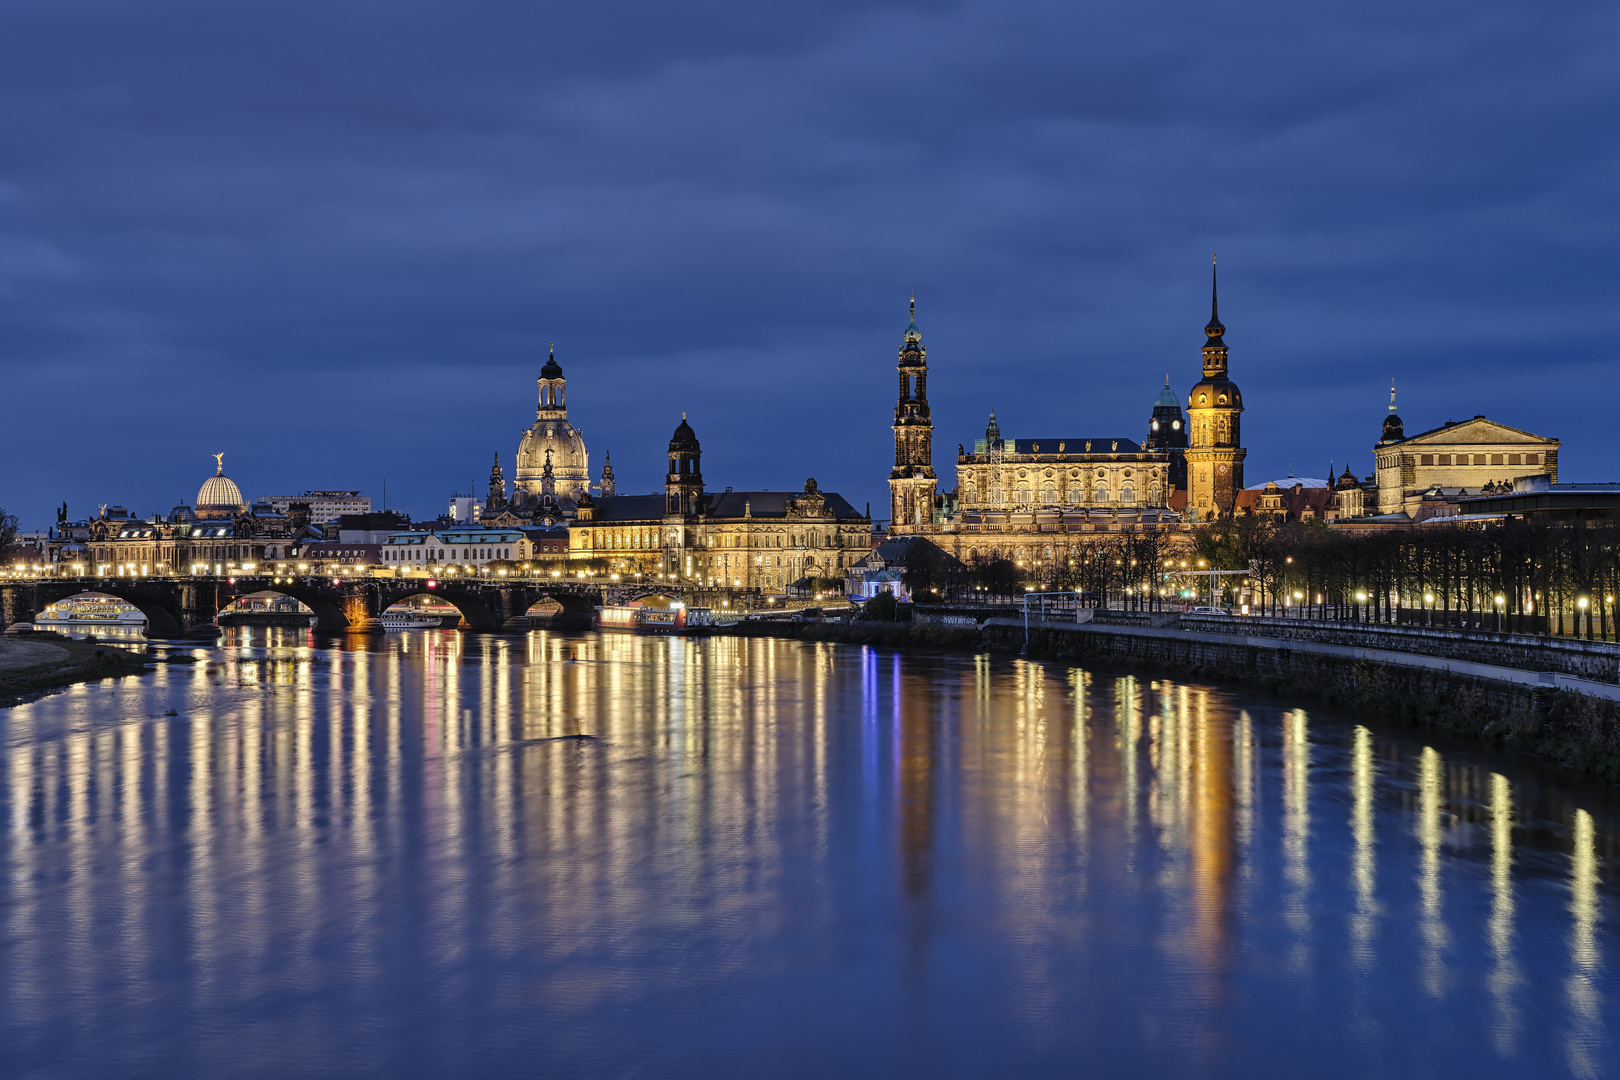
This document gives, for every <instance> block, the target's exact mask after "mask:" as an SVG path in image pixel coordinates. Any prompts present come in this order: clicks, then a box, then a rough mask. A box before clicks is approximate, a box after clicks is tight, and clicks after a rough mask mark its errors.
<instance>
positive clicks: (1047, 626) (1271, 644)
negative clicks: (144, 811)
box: [984, 618, 1620, 701]
mask: <svg viewBox="0 0 1620 1080" xmlns="http://www.w3.org/2000/svg"><path fill="white" fill-rule="evenodd" d="M984 625H985V626H1009V627H1015V628H1018V629H1022V628H1023V627H1024V626H1025V623H1024V620H1023V619H1022V618H1018V619H986V620H985V621H984ZM1028 626H1029V628H1030V629H1031V630H1034V629H1037V628H1039V629H1041V630H1060V631H1063V632H1065V633H1071V634H1118V635H1121V636H1124V637H1140V638H1167V639H1171V640H1175V641H1202V642H1208V643H1210V644H1213V645H1243V646H1247V647H1249V648H1255V649H1273V650H1276V651H1279V652H1284V651H1292V652H1302V653H1318V654H1320V655H1323V656H1337V657H1343V658H1345V659H1350V660H1367V661H1371V662H1372V663H1375V664H1396V665H1399V666H1401V667H1416V668H1433V669H1435V670H1437V671H1451V672H1455V673H1457V674H1458V675H1469V676H1472V677H1474V678H1476V679H1494V680H1496V681H1498V682H1510V683H1520V684H1522V685H1524V686H1531V687H1537V688H1540V689H1544V690H1553V689H1557V690H1574V691H1576V692H1577V693H1581V694H1587V695H1590V696H1592V697H1599V698H1607V699H1608V700H1610V701H1620V686H1616V685H1615V684H1613V683H1603V682H1598V681H1596V680H1595V679H1582V678H1578V677H1576V676H1574V675H1564V674H1561V673H1558V672H1552V671H1526V670H1524V669H1523V668H1513V667H1502V666H1500V665H1497V664H1478V663H1474V662H1472V661H1468V660H1448V659H1446V658H1445V657H1440V656H1426V655H1424V654H1423V653H1412V652H1399V651H1396V650H1394V649H1371V648H1364V647H1361V646H1357V645H1328V644H1325V643H1322V642H1317V641H1300V640H1298V639H1285V638H1272V637H1253V636H1250V635H1248V634H1211V633H1208V632H1205V631H1201V630H1169V629H1155V628H1153V627H1148V626H1116V625H1109V624H1107V623H1076V622H1073V621H1070V620H1063V619H1046V620H1037V619H1031V620H1029V623H1028Z"/></svg>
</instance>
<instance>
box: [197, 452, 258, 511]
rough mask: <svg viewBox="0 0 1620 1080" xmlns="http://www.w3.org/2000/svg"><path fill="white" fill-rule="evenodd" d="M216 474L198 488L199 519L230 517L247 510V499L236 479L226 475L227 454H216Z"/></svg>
mask: <svg viewBox="0 0 1620 1080" xmlns="http://www.w3.org/2000/svg"><path fill="white" fill-rule="evenodd" d="M214 462H215V466H216V468H215V471H214V475H213V476H210V477H209V478H208V479H207V480H204V481H203V485H202V487H200V488H198V489H197V508H196V511H195V513H196V516H197V518H198V519H199V520H203V521H207V520H211V519H221V518H223V519H227V520H228V519H230V518H234V517H235V516H236V515H238V514H241V513H244V512H245V511H246V510H247V500H245V499H243V498H242V489H241V488H239V487H237V486H236V481H234V480H232V479H231V478H230V477H228V476H226V475H225V455H224V454H215V455H214Z"/></svg>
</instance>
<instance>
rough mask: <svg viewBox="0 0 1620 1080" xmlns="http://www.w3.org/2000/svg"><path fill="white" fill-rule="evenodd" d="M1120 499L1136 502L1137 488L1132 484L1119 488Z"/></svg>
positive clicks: (1121, 500)
mask: <svg viewBox="0 0 1620 1080" xmlns="http://www.w3.org/2000/svg"><path fill="white" fill-rule="evenodd" d="M1119 501H1120V502H1135V501H1136V489H1135V488H1133V487H1131V485H1130V484H1126V485H1125V486H1124V487H1122V488H1120V489H1119Z"/></svg>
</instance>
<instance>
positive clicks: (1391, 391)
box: [1389, 379, 1395, 412]
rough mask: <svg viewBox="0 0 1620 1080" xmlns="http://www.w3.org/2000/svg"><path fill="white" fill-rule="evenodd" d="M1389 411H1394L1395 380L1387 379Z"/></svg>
mask: <svg viewBox="0 0 1620 1080" xmlns="http://www.w3.org/2000/svg"><path fill="white" fill-rule="evenodd" d="M1389 411H1390V412H1394V411H1395V380H1394V379H1391V380H1389Z"/></svg>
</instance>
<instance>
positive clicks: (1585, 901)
mask: <svg viewBox="0 0 1620 1080" xmlns="http://www.w3.org/2000/svg"><path fill="white" fill-rule="evenodd" d="M1571 831H1572V833H1573V835H1572V837H1571V839H1572V841H1573V843H1574V851H1573V852H1572V853H1571V855H1570V889H1569V910H1570V914H1571V915H1573V916H1574V925H1573V926H1572V927H1571V928H1570V934H1569V961H1570V963H1569V969H1570V970H1569V979H1568V982H1567V983H1566V993H1567V994H1568V996H1569V1019H1570V1028H1569V1036H1568V1038H1567V1040H1566V1041H1565V1046H1566V1048H1567V1053H1568V1055H1569V1069H1570V1071H1571V1072H1573V1073H1574V1074H1575V1075H1576V1076H1596V1075H1598V1073H1599V1063H1600V1062H1601V1061H1602V1048H1603V1044H1604V1041H1605V1040H1604V1023H1603V996H1602V992H1601V991H1600V990H1599V988H1598V980H1599V977H1600V965H1601V961H1602V956H1601V954H1600V950H1599V947H1598V941H1597V923H1598V917H1599V901H1598V891H1597V884H1598V869H1597V867H1598V862H1597V852H1596V850H1595V848H1596V829H1595V827H1594V823H1593V821H1592V815H1591V814H1589V813H1587V812H1586V811H1585V810H1576V811H1575V821H1574V828H1573V829H1572V830H1571Z"/></svg>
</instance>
